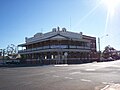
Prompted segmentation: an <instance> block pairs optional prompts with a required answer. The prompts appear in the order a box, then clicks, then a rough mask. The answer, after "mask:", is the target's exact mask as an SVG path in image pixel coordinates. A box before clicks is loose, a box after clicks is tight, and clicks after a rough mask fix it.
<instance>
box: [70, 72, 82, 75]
mask: <svg viewBox="0 0 120 90" xmlns="http://www.w3.org/2000/svg"><path fill="white" fill-rule="evenodd" d="M69 74H70V75H74V74H81V72H72V73H69Z"/></svg>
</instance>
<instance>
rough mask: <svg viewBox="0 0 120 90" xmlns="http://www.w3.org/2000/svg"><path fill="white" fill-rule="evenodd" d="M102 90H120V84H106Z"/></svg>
mask: <svg viewBox="0 0 120 90" xmlns="http://www.w3.org/2000/svg"><path fill="white" fill-rule="evenodd" d="M100 90H120V84H111V85H106V86H105V87H104V88H102V89H100Z"/></svg>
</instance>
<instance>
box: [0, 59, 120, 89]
mask: <svg viewBox="0 0 120 90" xmlns="http://www.w3.org/2000/svg"><path fill="white" fill-rule="evenodd" d="M119 84H120V61H119V60H118V61H112V62H102V63H96V62H94V63H88V64H79V65H78V64H77V65H48V66H37V67H14V68H7V67H1V68H0V90H120V85H119ZM108 88H114V89H108Z"/></svg>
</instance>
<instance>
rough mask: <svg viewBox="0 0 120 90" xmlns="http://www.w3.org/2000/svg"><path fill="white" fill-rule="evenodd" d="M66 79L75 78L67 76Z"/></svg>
mask: <svg viewBox="0 0 120 90" xmlns="http://www.w3.org/2000/svg"><path fill="white" fill-rule="evenodd" d="M65 79H73V78H71V77H65Z"/></svg>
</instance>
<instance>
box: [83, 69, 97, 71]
mask: <svg viewBox="0 0 120 90" xmlns="http://www.w3.org/2000/svg"><path fill="white" fill-rule="evenodd" d="M85 70H86V71H95V70H96V69H85Z"/></svg>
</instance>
